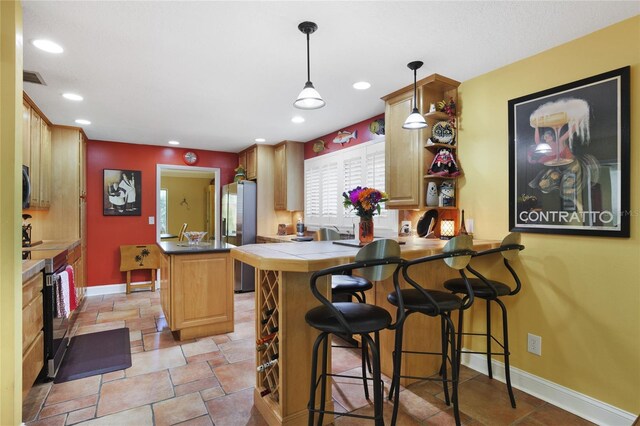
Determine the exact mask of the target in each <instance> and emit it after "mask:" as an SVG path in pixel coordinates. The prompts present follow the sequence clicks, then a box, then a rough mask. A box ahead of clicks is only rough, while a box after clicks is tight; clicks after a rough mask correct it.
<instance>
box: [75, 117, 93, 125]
mask: <svg viewBox="0 0 640 426" xmlns="http://www.w3.org/2000/svg"><path fill="white" fill-rule="evenodd" d="M76 123H78V124H85V125H89V124H91V122H90V121H89V120H85V119H83V118H79V119H77V120H76Z"/></svg>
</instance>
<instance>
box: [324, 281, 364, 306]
mask: <svg viewBox="0 0 640 426" xmlns="http://www.w3.org/2000/svg"><path fill="white" fill-rule="evenodd" d="M372 288H373V284H371V281H369V280H367V279H365V278H362V277H354V276H353V275H334V276H332V277H331V292H332V293H333V294H353V293H355V292H363V291H367V290H371V289H372ZM365 300H366V299H365ZM363 303H365V302H363Z"/></svg>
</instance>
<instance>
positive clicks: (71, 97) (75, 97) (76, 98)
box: [62, 93, 84, 101]
mask: <svg viewBox="0 0 640 426" xmlns="http://www.w3.org/2000/svg"><path fill="white" fill-rule="evenodd" d="M62 97H63V98H65V99H69V100H70V101H81V100H83V99H84V98H83V97H82V96H80V95H76V94H75V93H63V94H62Z"/></svg>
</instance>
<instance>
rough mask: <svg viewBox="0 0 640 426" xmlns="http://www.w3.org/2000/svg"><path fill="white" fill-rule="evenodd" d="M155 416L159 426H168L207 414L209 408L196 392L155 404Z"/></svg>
mask: <svg viewBox="0 0 640 426" xmlns="http://www.w3.org/2000/svg"><path fill="white" fill-rule="evenodd" d="M153 414H154V419H155V424H156V425H157V426H165V425H167V426H168V425H173V424H176V423H179V422H184V421H185V420H190V419H193V418H196V417H200V416H202V415H204V414H207V408H206V407H205V405H204V402H203V401H202V398H201V397H200V394H199V393H197V392H196V393H190V394H188V395H184V396H180V397H177V398H172V399H168V400H166V401H162V402H158V403H155V404H153Z"/></svg>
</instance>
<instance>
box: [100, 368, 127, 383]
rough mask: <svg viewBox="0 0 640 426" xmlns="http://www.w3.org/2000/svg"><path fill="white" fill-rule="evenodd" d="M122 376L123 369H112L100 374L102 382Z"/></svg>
mask: <svg viewBox="0 0 640 426" xmlns="http://www.w3.org/2000/svg"><path fill="white" fill-rule="evenodd" d="M122 378H124V370H118V371H112V372H111V373H105V374H103V375H102V383H107V382H110V381H112V380H117V379H122Z"/></svg>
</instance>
